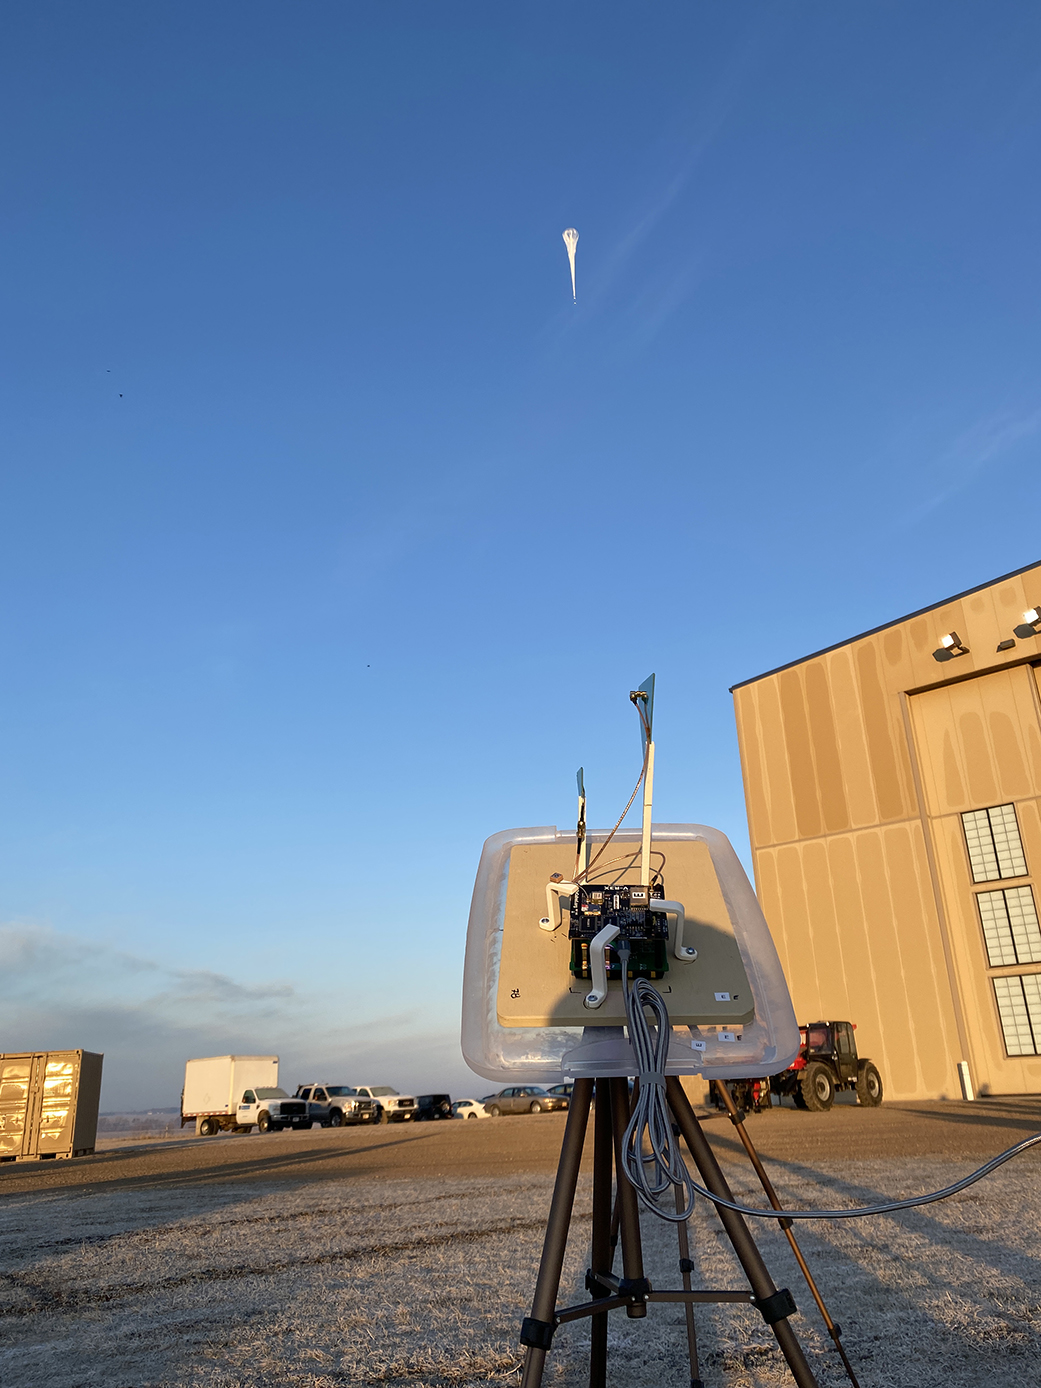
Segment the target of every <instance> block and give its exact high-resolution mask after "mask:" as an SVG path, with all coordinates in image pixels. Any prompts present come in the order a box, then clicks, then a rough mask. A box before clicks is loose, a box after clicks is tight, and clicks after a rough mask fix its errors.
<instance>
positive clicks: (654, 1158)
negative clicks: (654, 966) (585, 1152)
mask: <svg viewBox="0 0 1041 1388" xmlns="http://www.w3.org/2000/svg"><path fill="white" fill-rule="evenodd" d="M618 957H619V959H620V961H621V965H622V992H623V995H624V997H625V1018H626V1021H627V1022H628V1025H629V1044H630V1045H631V1046H632V1048H633V1054H634V1055H635V1057H636V1064H637V1067H638V1071H639V1077H640V1092H639V1094H638V1095H637V1098H636V1106H635V1108H634V1109H633V1113H632V1117H631V1118H630V1119H629V1126H628V1127H627V1128H626V1130H625V1137H624V1138H623V1139H622V1163H623V1165H624V1167H625V1174H626V1175H627V1176H628V1178H629V1184H630V1185H632V1186H634V1187H635V1189H636V1193H637V1195H639V1197H640V1199H641V1200H642V1201H643V1202H644V1204H645V1205H646V1206H647V1207H648V1209H651V1210H653V1211H654V1213H655V1214H656V1215H659V1216H660V1217H661V1218H662V1219H668V1220H671V1221H672V1222H673V1223H674V1224H681V1223H683V1222H684V1221H685V1220H688V1219H689V1218H690V1217H691V1215H692V1214H693V1212H694V1199H695V1196H694V1192H695V1190H696V1189H697V1187H696V1186H695V1185H694V1182H693V1180H692V1179H691V1175H690V1172H689V1171H688V1170H687V1166H686V1163H685V1162H684V1160H683V1154H682V1152H681V1151H680V1145H679V1141H678V1139H677V1137H676V1135H675V1134H674V1133H673V1131H672V1114H671V1113H670V1112H669V1104H668V1100H667V1099H666V1097H665V1062H666V1061H667V1060H668V1058H669V1041H670V1040H671V1038H672V1026H671V1025H670V1023H669V1012H668V1009H667V1008H666V1006H665V999H664V998H663V997H662V995H661V994H660V993H659V992H658V990H657V989H656V988H653V987H652V986H651V985H650V983H648V982H647V980H646V979H645V978H638V979H636V981H635V982H634V983H633V985H632V987H631V988H630V986H629V944H628V941H626V940H623V941H621V943H620V944H619V946H618ZM645 1007H646V1008H649V1009H650V1010H651V1011H652V1012H653V1013H654V1017H655V1028H654V1032H653V1034H652V1032H651V1026H650V1023H649V1022H648V1021H647V1018H646V1017H645V1016H644V1011H643V1009H644V1008H645ZM645 1133H646V1135H647V1143H648V1146H649V1147H650V1156H649V1157H645V1156H644V1154H643V1141H644V1134H645ZM672 1186H679V1187H680V1188H681V1190H682V1191H683V1194H684V1196H685V1197H686V1198H685V1200H684V1205H683V1209H682V1210H679V1211H676V1210H673V1211H669V1210H667V1209H663V1208H662V1207H661V1206H660V1205H659V1204H658V1198H659V1196H661V1195H664V1193H665V1192H666V1191H667V1190H669V1188H670V1187H672Z"/></svg>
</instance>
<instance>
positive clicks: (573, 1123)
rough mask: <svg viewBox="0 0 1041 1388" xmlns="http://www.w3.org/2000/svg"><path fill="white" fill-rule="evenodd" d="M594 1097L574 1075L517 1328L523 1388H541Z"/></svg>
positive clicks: (590, 1085)
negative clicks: (538, 1255) (528, 1296)
mask: <svg viewBox="0 0 1041 1388" xmlns="http://www.w3.org/2000/svg"><path fill="white" fill-rule="evenodd" d="M592 1097H593V1081H592V1080H576V1081H575V1088H574V1090H573V1091H572V1094H571V1104H570V1107H569V1108H568V1115H567V1126H566V1127H565V1128H564V1142H563V1145H562V1146H561V1149H560V1163H559V1165H558V1166H557V1179H556V1182H555V1184H554V1186H553V1200H552V1202H551V1204H550V1207H549V1219H548V1220H547V1221H546V1238H545V1242H544V1243H543V1245H542V1261H541V1263H540V1264H539V1275H538V1280H537V1281H536V1283H535V1296H534V1298H533V1300H532V1304H531V1315H530V1317H529V1318H528V1319H527V1320H526V1321H525V1322H524V1325H523V1327H522V1328H521V1339H522V1342H523V1343H524V1345H525V1346H526V1348H525V1351H524V1376H523V1378H522V1379H521V1385H522V1388H539V1384H540V1383H541V1382H542V1370H543V1368H544V1367H545V1364H546V1354H547V1351H548V1350H549V1346H550V1342H551V1340H552V1338H553V1331H554V1329H555V1327H556V1312H557V1292H558V1291H559V1290H560V1273H561V1269H562V1268H563V1266H564V1250H565V1249H566V1248H567V1236H568V1229H569V1227H570V1225H571V1211H572V1210H573V1209H574V1205H575V1187H576V1186H577V1185H578V1170H579V1167H580V1165H581V1163H582V1146H583V1144H584V1142H585V1137H586V1124H587V1123H588V1121H589V1103H590V1100H591V1099H592Z"/></svg>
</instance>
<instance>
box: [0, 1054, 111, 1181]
mask: <svg viewBox="0 0 1041 1388" xmlns="http://www.w3.org/2000/svg"><path fill="white" fill-rule="evenodd" d="M103 1059H104V1057H103V1056H100V1055H97V1054H96V1053H95V1052H94V1051H26V1052H20V1053H12V1054H5V1055H0V1161H46V1160H48V1159H51V1158H55V1157H84V1156H89V1155H90V1153H91V1152H93V1151H94V1143H95V1141H96V1139H97V1132H98V1105H99V1103H100V1101H101V1064H102V1060H103Z"/></svg>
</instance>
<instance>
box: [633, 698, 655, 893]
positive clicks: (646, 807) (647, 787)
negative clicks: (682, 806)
mask: <svg viewBox="0 0 1041 1388" xmlns="http://www.w3.org/2000/svg"><path fill="white" fill-rule="evenodd" d="M629 698H630V699H631V700H632V701H633V703H634V704H635V705H636V709H637V712H638V713H639V715H640V741H641V742H642V744H643V751H644V755H645V756H646V758H647V770H646V772H645V773H644V777H643V834H642V836H641V839H642V841H641V845H640V881H641V882H646V883H650V880H651V805H652V802H653V800H654V734H653V724H654V676H653V675H648V676H647V678H646V679H645V680H644V682H643V684H641V685H640V687H639V689H636V690H634V691H633V692H632V694H630V695H629Z"/></svg>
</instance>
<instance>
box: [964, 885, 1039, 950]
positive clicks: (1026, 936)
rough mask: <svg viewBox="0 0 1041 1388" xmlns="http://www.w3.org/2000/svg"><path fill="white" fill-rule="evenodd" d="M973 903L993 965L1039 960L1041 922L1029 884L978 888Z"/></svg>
mask: <svg viewBox="0 0 1041 1388" xmlns="http://www.w3.org/2000/svg"><path fill="white" fill-rule="evenodd" d="M976 903H977V905H978V906H979V912H980V923H981V924H982V926H983V939H984V941H985V943H986V946H987V958H988V960H989V961H990V965H991V967H992V968H998V967H999V966H1000V965H1002V964H1037V963H1041V924H1039V923H1038V919H1037V908H1036V906H1035V905H1034V893H1033V891H1032V890H1031V888H1030V887H1005V888H1003V889H1002V890H1001V891H999V892H979V893H978V894H977V896H976Z"/></svg>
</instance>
